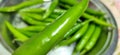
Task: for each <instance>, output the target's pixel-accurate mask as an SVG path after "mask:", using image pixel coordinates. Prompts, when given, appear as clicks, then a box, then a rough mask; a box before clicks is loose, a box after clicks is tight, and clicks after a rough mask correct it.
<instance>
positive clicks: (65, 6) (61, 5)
mask: <svg viewBox="0 0 120 55" xmlns="http://www.w3.org/2000/svg"><path fill="white" fill-rule="evenodd" d="M59 6H60V7H62V8H64V9H69V8H71V6H69V5H67V4H64V3H59Z"/></svg>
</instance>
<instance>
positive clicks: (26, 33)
mask: <svg viewBox="0 0 120 55" xmlns="http://www.w3.org/2000/svg"><path fill="white" fill-rule="evenodd" d="M17 30H18V31H19V32H21V33H22V34H24V35H26V36H27V37H28V38H30V37H32V36H34V35H36V34H37V33H39V32H40V31H39V32H31V31H27V30H20V29H17ZM19 41H21V40H19Z"/></svg>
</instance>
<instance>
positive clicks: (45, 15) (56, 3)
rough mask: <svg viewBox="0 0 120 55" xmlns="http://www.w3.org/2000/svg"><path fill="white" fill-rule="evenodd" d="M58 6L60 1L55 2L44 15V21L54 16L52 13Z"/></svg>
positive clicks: (54, 0) (55, 0)
mask: <svg viewBox="0 0 120 55" xmlns="http://www.w3.org/2000/svg"><path fill="white" fill-rule="evenodd" d="M57 5H58V0H53V1H52V3H51V4H50V6H49V8H48V9H47V10H46V12H45V14H44V15H43V19H45V18H48V16H50V14H52V12H53V11H54V9H55V8H56V7H57Z"/></svg>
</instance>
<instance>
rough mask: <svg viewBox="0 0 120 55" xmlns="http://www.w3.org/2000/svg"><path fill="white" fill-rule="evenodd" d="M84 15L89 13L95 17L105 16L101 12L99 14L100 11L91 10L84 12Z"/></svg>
mask: <svg viewBox="0 0 120 55" xmlns="http://www.w3.org/2000/svg"><path fill="white" fill-rule="evenodd" d="M85 12H86V13H89V14H91V15H96V16H103V15H105V14H104V13H103V12H101V11H100V10H98V11H97V10H94V9H92V8H87V10H86V11H85Z"/></svg>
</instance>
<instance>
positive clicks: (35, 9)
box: [19, 8, 45, 13]
mask: <svg viewBox="0 0 120 55" xmlns="http://www.w3.org/2000/svg"><path fill="white" fill-rule="evenodd" d="M44 11H45V9H43V8H28V9H21V10H20V11H19V12H24V13H43V12H44Z"/></svg>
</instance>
